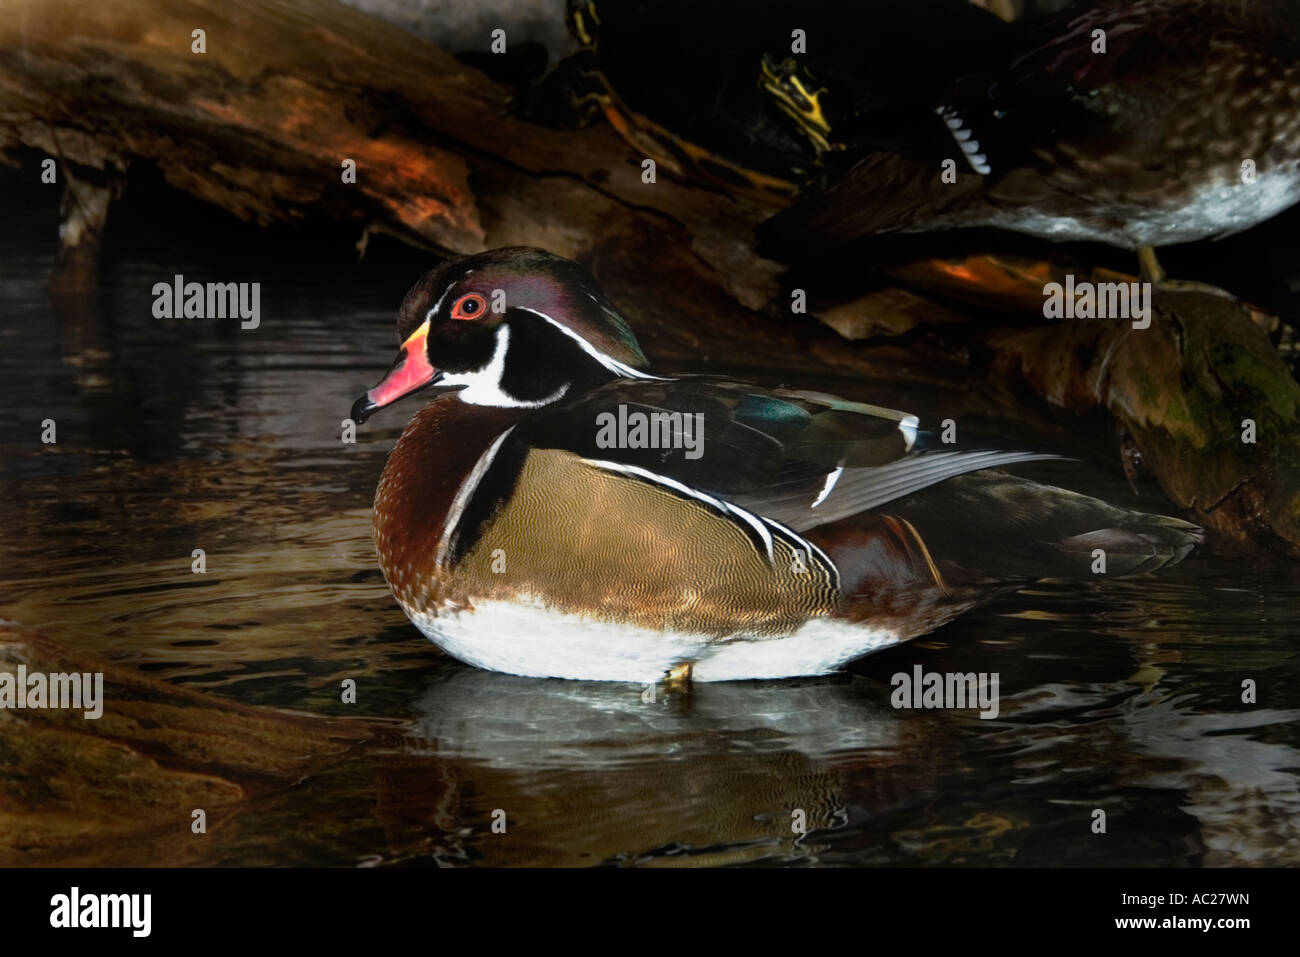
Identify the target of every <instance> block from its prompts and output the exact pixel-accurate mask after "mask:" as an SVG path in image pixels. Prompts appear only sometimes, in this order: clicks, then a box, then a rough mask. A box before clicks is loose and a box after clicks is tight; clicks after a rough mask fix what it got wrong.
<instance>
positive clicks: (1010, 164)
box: [760, 0, 1300, 279]
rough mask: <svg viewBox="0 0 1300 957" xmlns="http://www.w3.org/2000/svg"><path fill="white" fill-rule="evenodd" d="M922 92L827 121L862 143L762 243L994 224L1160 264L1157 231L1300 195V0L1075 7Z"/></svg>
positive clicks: (1230, 223)
mask: <svg viewBox="0 0 1300 957" xmlns="http://www.w3.org/2000/svg"><path fill="white" fill-rule="evenodd" d="M1017 27H1019V25H1017ZM812 42H813V41H812V39H811V38H810V40H809V43H810V44H811V43H812ZM1102 43H1104V51H1103V48H1102ZM998 55H999V56H1000V55H1001V54H1000V53H999V54H998ZM791 69H795V70H796V72H795V73H794V74H792V75H790V76H787V77H784V78H783V74H782V73H781V71H779V70H778V71H775V72H773V71H772V70H770V69H769V70H768V71H767V73H766V74H765V79H766V81H767V82H768V84H769V85H770V86H771V87H772V89H773V91H774V94H775V95H779V94H780V91H781V88H782V85H783V83H784V85H786V86H790V87H791V89H792V90H793V89H794V87H795V86H796V85H798V82H799V76H798V75H797V68H794V67H791ZM804 85H807V84H806V81H805V83H804ZM909 92H910V91H909ZM924 92H925V95H926V102H925V103H917V102H915V101H914V98H912V102H910V105H907V106H906V108H902V109H893V110H892V111H891V110H890V109H881V110H879V111H876V112H872V111H871V110H865V109H864V110H860V111H859V113H858V115H857V116H855V117H853V118H851V119H850V120H848V121H847V122H844V123H842V124H841V126H840V129H838V130H836V129H834V128H833V127H832V128H831V129H830V130H829V131H826V132H823V134H821V135H823V136H825V137H827V138H829V139H831V140H832V141H838V143H839V144H840V145H841V148H844V149H846V150H847V151H848V152H847V154H846V155H854V156H858V157H862V159H861V161H860V162H859V163H858V164H857V165H856V166H855V167H853V169H852V170H851V171H850V172H848V173H847V174H846V175H845V176H844V177H843V178H842V179H840V180H839V181H838V182H836V183H835V184H834V185H831V186H829V187H828V188H827V189H826V190H825V191H824V192H822V193H821V194H818V195H813V196H810V197H809V198H808V199H806V200H805V201H803V202H802V203H800V204H797V205H796V206H794V207H792V208H791V209H789V210H786V211H784V212H782V213H780V214H778V216H777V217H775V218H774V219H773V220H771V221H769V222H768V223H767V224H765V225H764V226H763V227H761V229H760V236H761V239H762V243H763V246H764V249H765V251H766V252H768V253H769V254H771V255H774V256H777V257H778V258H786V259H802V260H807V259H813V258H816V257H820V256H822V255H824V254H825V253H826V252H827V251H829V250H830V249H832V248H834V247H837V246H841V245H843V244H846V243H848V242H849V241H851V240H855V239H858V238H861V237H866V236H871V235H877V234H881V233H888V232H893V231H909V232H919V231H930V230H938V229H952V228H958V227H995V228H1000V229H1008V230H1014V231H1017V232H1022V233H1028V234H1031V235H1035V236H1039V237H1044V238H1047V239H1050V240H1089V241H1099V242H1104V243H1108V244H1111V245H1114V246H1119V247H1122V248H1129V249H1138V250H1139V252H1141V253H1142V254H1143V256H1142V261H1143V266H1144V269H1145V270H1146V271H1147V273H1148V275H1149V278H1153V279H1160V278H1162V274H1161V273H1160V272H1159V268H1158V264H1157V263H1156V262H1155V258H1154V255H1153V254H1152V253H1151V251H1150V250H1151V247H1158V246H1163V245H1168V244H1172V243H1182V242H1189V241H1193V240H1199V239H1205V238H1214V237H1219V236H1224V235H1227V234H1230V233H1234V232H1238V231H1241V230H1244V229H1246V228H1248V227H1250V226H1253V225H1254V224H1256V223H1258V222H1261V221H1262V220H1265V219H1268V218H1270V217H1271V216H1273V215H1275V214H1276V213H1278V212H1280V211H1282V210H1283V209H1286V208H1287V207H1289V206H1291V205H1292V204H1294V203H1295V202H1297V201H1298V200H1300V0H1248V2H1243V0H1137V2H1133V3H1092V4H1086V5H1084V6H1078V5H1076V6H1075V7H1074V8H1072V10H1071V11H1070V12H1068V13H1067V14H1064V15H1062V16H1061V17H1059V18H1053V19H1049V20H1048V21H1046V22H1044V23H1041V24H1037V25H1029V26H1028V27H1027V28H1026V29H1025V30H1024V32H1023V33H1021V34H1020V39H1019V40H1017V41H1016V42H1015V43H1014V45H1013V52H1012V55H1011V56H1010V57H1009V58H1008V59H1005V60H1003V61H1002V63H1001V64H1000V65H996V64H990V65H989V66H988V68H986V69H983V70H979V71H974V72H972V73H970V74H968V75H966V76H964V77H962V78H959V79H957V80H954V81H952V82H949V83H947V84H946V88H943V89H927V90H925V91H924ZM792 95H793V94H792ZM904 95H906V94H904ZM803 102H804V103H805V104H806V108H807V109H808V110H813V109H814V108H815V107H816V103H814V102H811V101H808V100H807V99H806V98H805V99H804V101H803ZM788 108H789V107H788ZM944 159H954V162H955V163H956V164H957V167H958V168H957V169H956V174H957V175H956V181H955V182H952V181H951V178H950V177H949V179H948V181H945V180H944V179H943V178H941V176H940V175H939V173H940V163H941V162H942V161H943V160H944Z"/></svg>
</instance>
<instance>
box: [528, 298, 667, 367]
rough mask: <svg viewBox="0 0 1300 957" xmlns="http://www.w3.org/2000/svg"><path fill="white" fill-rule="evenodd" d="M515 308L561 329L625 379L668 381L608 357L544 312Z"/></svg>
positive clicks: (601, 362) (585, 350) (602, 363)
mask: <svg viewBox="0 0 1300 957" xmlns="http://www.w3.org/2000/svg"><path fill="white" fill-rule="evenodd" d="M515 308H516V309H518V310H519V311H520V312H531V313H532V314H533V315H534V316H538V317H539V318H542V319H545V320H546V321H547V322H549V323H550V324H551V325H553V326H554V327H555V328H556V329H559V330H560V331H561V332H562V333H564V334H565V335H566V336H568V337H569V338H570V339H572V340H573V341H574V342H576V343H577V344H578V345H579V346H581V347H582V351H583V352H585V353H587V355H589V356H591V357H592V358H593V359H595V360H596V361H597V362H599V363H600V364H601V365H603V366H604V367H605V368H606V369H608V370H609V371H610V372H613V373H615V374H617V375H620V376H622V377H623V378H625V379H655V380H657V381H659V382H666V381H667V380H666V379H664V378H663V376H657V375H650V373H648V372H642V371H641V370H640V369H634V368H632V367H631V366H630V365H628V364H627V363H625V362H619V361H618V360H617V359H615V358H614V357H613V356H610V355H606V354H605V353H603V352H601V351H600V350H599V349H597V348H596V347H595V346H593V345H592V344H591V343H590V342H588V341H587V340H586V339H584V338H582V336H580V335H578V334H577V333H576V332H574V331H573V330H572V329H570V328H569V327H568V326H566V325H564V323H562V322H556V321H555V320H554V319H552V318H551V317H550V316H548V315H547V314H546V313H544V312H538V311H537V310H536V309H530V308H528V307H527V306H515Z"/></svg>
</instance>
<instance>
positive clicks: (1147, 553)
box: [352, 247, 1202, 682]
mask: <svg viewBox="0 0 1300 957" xmlns="http://www.w3.org/2000/svg"><path fill="white" fill-rule="evenodd" d="M398 338H399V341H400V342H401V348H400V351H399V352H398V355H397V359H396V361H394V363H393V365H392V368H391V369H390V370H389V372H388V374H387V375H386V376H385V377H384V378H383V380H382V381H381V382H380V383H379V384H378V385H376V386H375V387H374V388H373V389H370V390H369V391H368V392H366V393H365V394H364V395H363V396H361V397H360V398H359V399H357V401H356V404H355V405H354V406H353V409H352V417H353V419H355V420H356V421H357V422H362V421H364V420H365V419H366V418H368V417H369V416H370V415H372V414H373V413H374V412H375V411H376V410H378V409H381V408H383V407H384V406H387V405H390V404H391V403H393V402H396V401H397V400H398V399H401V398H402V397H404V396H407V395H410V394H412V393H415V392H417V391H426V392H432V393H434V398H433V399H432V401H430V402H429V403H428V404H427V405H425V407H424V408H422V409H420V410H419V411H418V412H417V413H416V414H415V416H414V417H413V418H412V420H411V422H410V424H409V425H407V427H406V429H405V431H404V432H403V433H402V435H401V438H400V439H399V440H398V442H397V444H396V446H395V447H394V449H393V451H392V454H391V455H390V457H389V459H388V463H387V466H386V467H385V469H384V472H383V476H382V478H381V479H380V482H379V488H378V491H377V493H376V496H375V507H374V528H375V543H376V546H377V550H378V553H379V562H380V565H381V567H382V569H383V573H384V576H385V578H386V579H387V581H388V584H389V587H390V588H391V589H392V592H393V594H394V596H395V597H396V598H397V601H398V602H399V604H400V605H401V606H402V608H403V610H404V611H405V612H406V614H407V615H408V616H409V617H410V619H411V621H412V622H414V623H415V625H416V627H418V628H419V629H420V631H422V632H423V633H424V634H426V635H427V636H428V637H430V638H431V639H432V640H433V641H434V642H435V643H436V644H437V645H439V647H441V648H442V649H443V650H444V651H446V652H447V653H448V654H450V655H452V656H453V657H455V658H458V659H460V660H461V661H464V662H467V663H469V664H471V665H476V666H478V667H481V668H486V669H490V670H496V671H503V672H509V673H513V674H520V675H530V676H544V677H559V678H576V679H594V680H602V679H603V680H615V681H637V682H650V681H656V680H660V679H663V678H664V677H665V676H668V677H670V678H691V679H694V680H697V681H721V680H731V679H748V678H784V677H790V676H796V675H815V674H823V673H827V672H830V671H832V670H834V669H837V668H840V667H841V666H843V665H845V664H846V663H848V662H850V661H852V660H853V659H855V658H858V657H860V656H862V655H865V654H868V653H870V652H873V651H876V650H878V649H881V648H885V647H888V646H890V645H893V644H896V643H898V642H901V641H905V640H907V639H909V638H912V637H915V636H917V635H921V634H924V633H926V632H929V631H931V630H933V629H934V628H937V627H938V626H939V625H941V624H943V623H944V622H946V621H948V620H949V619H951V618H953V617H954V616H955V615H957V614H959V613H961V612H963V611H965V610H967V609H969V608H972V607H974V606H976V605H978V604H981V603H983V602H985V601H988V600H990V599H991V598H993V597H996V596H997V595H1000V594H1003V593H1005V592H1007V591H1009V590H1014V589H1016V588H1017V587H1020V586H1023V585H1025V584H1026V583H1029V582H1032V581H1034V580H1036V579H1039V578H1045V577H1051V578H1069V577H1078V578H1093V577H1094V571H1095V569H1096V562H1097V556H1098V555H1101V554H1103V553H1104V561H1105V567H1106V572H1107V573H1108V574H1111V575H1115V574H1120V575H1128V574H1135V573H1141V572H1149V571H1153V570H1155V569H1158V568H1161V567H1163V566H1165V565H1168V564H1171V563H1173V562H1176V561H1179V560H1180V559H1182V558H1183V557H1184V556H1185V555H1187V554H1188V552H1189V551H1191V549H1192V548H1193V547H1194V546H1195V545H1196V544H1197V543H1198V542H1199V541H1201V537H1202V533H1201V530H1200V529H1199V528H1198V527H1196V526H1195V525H1192V524H1189V523H1187V522H1184V521H1180V520H1178V519H1174V518H1165V517H1161V516H1155V515H1146V514H1141V513H1137V512H1131V511H1126V510H1124V509H1120V508H1115V507H1112V506H1110V505H1108V504H1106V503H1104V502H1100V501H1097V500H1095V499H1092V498H1088V497H1086V496H1083V495H1079V494H1076V493H1074V492H1069V491H1065V490H1062V489H1059V488H1053V487H1050V486H1046V485H1040V484H1036V483H1034V482H1031V481H1028V480H1025V479H1023V478H1017V477H1013V476H1011V475H1009V474H1006V473H1004V472H1001V471H997V470H995V469H993V467H994V466H1002V465H1010V464H1013V463H1018V462H1028V461H1033V460H1036V459H1041V458H1044V457H1047V456H1044V455H1043V454H1041V453H1034V452H1025V451H1001V450H997V449H987V448H985V449H969V450H955V449H953V448H952V447H951V446H943V445H940V444H937V443H935V442H934V441H933V437H932V436H930V435H928V434H927V433H924V432H922V431H921V430H920V429H919V422H918V420H917V418H916V417H915V416H912V415H907V414H904V413H901V412H894V411H891V410H889V409H884V408H878V407H876V406H871V405H864V404H861V403H856V402H849V401H846V400H843V399H839V398H836V397H835V396H832V395H826V394H822V393H816V392H802V391H795V390H788V389H775V388H764V387H761V386H757V385H751V384H748V383H744V382H739V381H735V380H732V379H728V378H721V377H714V376H663V375H658V374H655V373H653V372H651V371H650V370H649V369H648V367H647V365H648V364H647V362H646V359H645V356H644V355H643V354H642V352H641V349H640V348H639V346H638V344H637V341H636V338H635V337H634V336H633V334H632V332H631V330H630V329H629V328H628V326H627V325H626V323H625V322H624V321H623V319H622V318H621V317H620V316H619V314H618V312H617V310H616V309H615V307H614V305H613V304H612V303H611V302H610V301H609V299H607V298H606V296H605V295H604V293H603V292H602V291H601V290H600V288H599V287H598V286H597V284H596V282H595V280H594V279H593V278H592V277H591V275H590V274H589V273H588V272H587V271H586V270H585V269H583V268H582V267H581V266H579V265H578V264H576V263H574V262H571V261H569V260H566V259H563V258H560V257H558V256H555V255H552V254H550V253H547V252H544V251H542V250H539V249H531V248H524V247H514V248H504V249H497V250H493V251H490V252H485V253H480V254H477V255H472V256H468V257H466V258H463V259H459V260H454V261H448V262H445V263H443V264H442V265H439V266H438V267H437V268H435V269H433V270H431V271H430V272H428V273H427V274H426V275H424V276H423V277H422V278H421V279H420V280H419V281H418V282H417V283H416V284H415V285H414V286H413V287H412V288H411V290H410V291H409V292H408V293H407V295H406V298H405V300H404V301H403V303H402V306H401V309H400V312H399V315H398ZM1097 550H1100V551H1097Z"/></svg>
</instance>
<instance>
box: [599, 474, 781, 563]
mask: <svg viewBox="0 0 1300 957" xmlns="http://www.w3.org/2000/svg"><path fill="white" fill-rule="evenodd" d="M582 461H583V462H585V463H586V464H587V465H594V466H595V467H596V468H601V469H606V470H607V471H610V472H622V473H623V474H624V475H636V476H638V477H640V478H643V479H646V480H648V481H651V482H654V483H655V484H656V485H662V486H664V487H665V488H670V489H673V490H674V491H677V492H681V493H682V494H683V495H688V496H690V497H691V498H693V499H696V500H698V501H700V502H703V503H704V504H706V505H708V506H711V507H712V508H715V509H717V510H718V511H719V512H721V513H722V514H723V515H733V516H735V517H736V518H739V519H740V520H741V521H743V522H745V524H747V525H749V526H750V527H751V528H752V529H754V531H755V532H757V533H758V537H759V538H760V539H761V540H762V542H763V545H764V546H765V549H766V552H767V560H768V562H769V563H770V562H773V561H775V559H776V555H775V553H774V551H773V547H772V533H771V532H770V531H769V530H768V529H767V527H766V526H765V525H764V524H763V522H764V521H765V520H764V519H760V518H759V517H758V516H757V515H755V514H754V513H753V512H750V511H747V510H745V509H743V508H741V507H740V506H738V505H732V504H731V503H730V502H724V501H722V500H721V499H716V498H714V497H713V496H712V495H706V494H705V493H704V492H701V491H699V490H698V489H693V488H691V487H690V486H689V485H683V484H682V483H681V482H679V481H677V480H676V479H671V478H669V477H668V476H666V475H660V474H659V473H658V472H651V471H650V470H648V469H643V468H640V467H639V466H636V465H626V464H624V463H622V462H610V461H607V460H605V459H583V460H582ZM792 534H793V533H792Z"/></svg>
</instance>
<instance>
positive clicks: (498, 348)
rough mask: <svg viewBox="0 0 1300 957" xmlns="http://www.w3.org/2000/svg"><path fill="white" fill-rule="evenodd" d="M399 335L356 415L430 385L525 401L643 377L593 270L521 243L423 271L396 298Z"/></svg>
mask: <svg viewBox="0 0 1300 957" xmlns="http://www.w3.org/2000/svg"><path fill="white" fill-rule="evenodd" d="M397 336H398V339H399V341H400V342H401V348H400V349H399V350H398V353H397V358H396V359H395V360H394V362H393V365H392V368H390V369H389V370H388V374H387V375H386V376H384V378H383V380H382V381H381V382H380V383H379V384H378V385H376V386H375V387H374V388H373V389H370V390H369V391H368V392H366V394H365V395H363V396H361V397H360V398H359V399H357V401H356V403H355V404H354V405H353V406H352V418H353V420H354V421H355V422H357V423H361V422H364V421H365V420H366V419H368V418H369V417H370V416H371V415H373V414H374V413H375V412H376V411H378V410H379V409H382V408H383V407H384V406H386V405H390V404H391V403H393V402H396V401H397V400H398V399H400V398H402V397H404V396H408V395H411V394H412V393H414V392H418V391H421V390H424V389H430V388H432V389H434V390H437V391H455V392H457V393H458V395H459V398H460V400H461V401H462V402H469V403H471V404H475V405H493V406H502V407H523V408H530V407H537V406H542V405H546V404H548V403H551V402H555V401H558V400H559V399H561V398H563V397H564V396H566V395H571V394H574V393H576V392H580V391H583V390H586V389H591V388H594V387H595V386H597V385H600V384H602V383H604V382H608V381H610V380H611V379H617V378H646V377H648V375H647V374H646V373H644V372H642V371H641V370H642V369H643V368H644V367H645V366H646V358H645V356H644V355H643V354H642V353H641V349H640V347H639V346H638V345H637V341H636V337H635V336H633V335H632V332H631V330H630V329H628V327H627V324H626V323H625V322H624V321H623V318H622V317H621V316H620V315H619V314H618V312H617V311H616V310H615V309H614V307H613V305H611V304H610V302H609V300H608V299H606V298H605V294H604V293H603V292H601V290H600V287H599V286H597V285H596V281H595V280H594V279H593V278H592V276H591V274H590V273H588V272H587V270H585V269H584V268H583V267H581V266H579V265H578V264H577V263H575V262H572V261H571V260H568V259H564V258H563V257H560V256H555V255H552V254H551V253H548V252H546V251H545V250H542V249H533V248H531V247H527V246H512V247H506V248H502V249H493V250H490V251H488V252H485V253H478V254H476V255H473V256H466V257H464V258H463V259H457V260H451V261H448V262H445V263H443V264H442V265H440V266H438V267H437V268H435V269H431V270H430V271H429V272H427V273H425V274H424V276H422V277H421V278H420V280H419V281H418V282H417V283H416V284H415V285H414V286H412V287H411V289H410V291H409V292H408V293H407V294H406V298H405V299H404V300H403V301H402V307H401V309H400V310H399V311H398V315H397Z"/></svg>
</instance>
